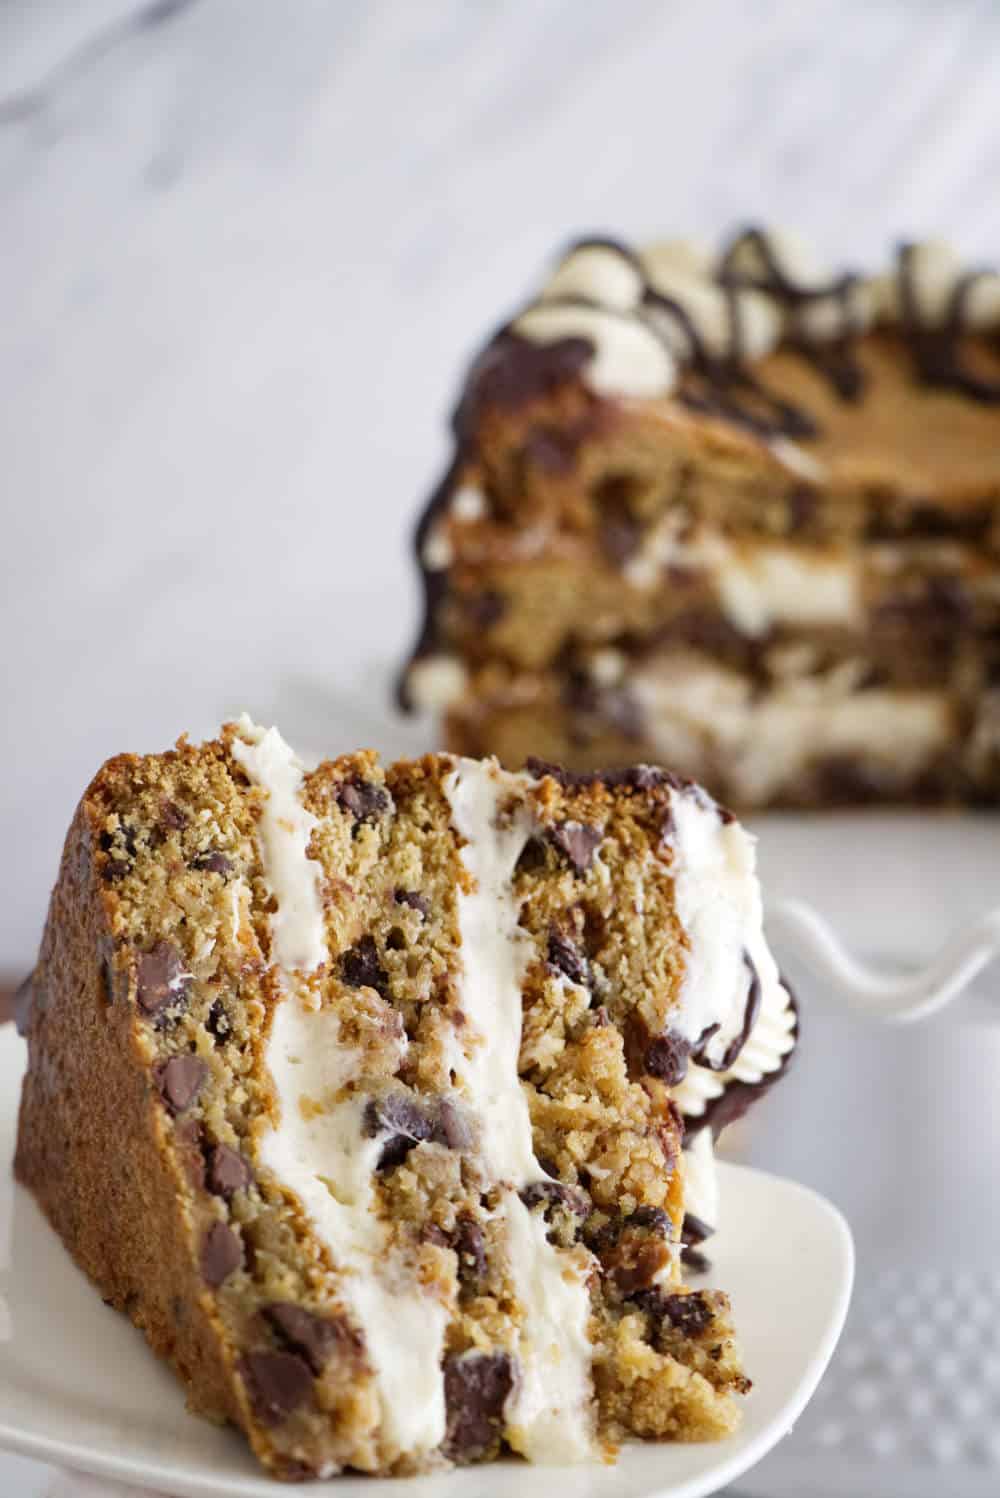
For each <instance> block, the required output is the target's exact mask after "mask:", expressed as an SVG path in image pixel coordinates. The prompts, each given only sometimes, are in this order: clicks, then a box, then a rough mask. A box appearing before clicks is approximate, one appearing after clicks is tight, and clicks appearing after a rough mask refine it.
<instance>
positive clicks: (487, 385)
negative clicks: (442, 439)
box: [456, 329, 594, 433]
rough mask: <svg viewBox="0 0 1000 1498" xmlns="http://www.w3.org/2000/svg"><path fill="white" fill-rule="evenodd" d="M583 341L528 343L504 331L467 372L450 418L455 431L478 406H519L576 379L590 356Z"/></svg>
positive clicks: (471, 420) (469, 422) (470, 421)
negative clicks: (455, 412) (453, 413)
mask: <svg viewBox="0 0 1000 1498" xmlns="http://www.w3.org/2000/svg"><path fill="white" fill-rule="evenodd" d="M593 352H594V346H593V344H592V343H591V342H590V340H589V339H588V338H560V339H558V340H557V341H556V342H554V343H533V342H532V341H531V339H530V338H524V337H522V336H521V334H520V333H515V332H513V331H511V330H510V329H505V330H504V331H503V332H501V333H499V334H498V335H497V337H496V338H494V339H493V341H492V343H490V344H489V345H488V346H487V348H486V349H484V351H483V353H482V354H480V356H479V358H478V359H477V360H476V362H475V363H474V364H473V366H472V369H471V371H470V372H469V378H468V382H467V384H466V389H465V395H464V397H463V400H462V404H461V406H460V408H459V411H458V414H457V416H456V426H457V428H458V429H459V431H460V432H463V433H464V432H469V431H470V430H471V428H472V427H473V426H474V425H475V422H476V419H477V417H478V413H479V410H480V409H481V408H482V407H483V406H488V405H498V406H507V407H512V406H521V405H527V403H528V402H529V401H533V400H538V399H541V398H542V397H544V396H546V395H550V394H551V393H552V392H553V391H554V390H557V389H558V388H559V386H560V385H566V384H569V383H571V382H572V381H574V380H576V379H578V378H579V376H580V372H581V370H582V369H583V367H584V365H585V364H586V363H587V362H588V360H589V359H590V358H591V357H592V355H593Z"/></svg>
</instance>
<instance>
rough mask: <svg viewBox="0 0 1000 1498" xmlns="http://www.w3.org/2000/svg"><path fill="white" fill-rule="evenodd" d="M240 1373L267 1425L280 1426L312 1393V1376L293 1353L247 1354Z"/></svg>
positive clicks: (262, 1351)
mask: <svg viewBox="0 0 1000 1498" xmlns="http://www.w3.org/2000/svg"><path fill="white" fill-rule="evenodd" d="M240 1372H241V1373H242V1375H243V1379H244V1382H245V1383H246V1386H247V1389H248V1390H249V1393H250V1401H251V1403H252V1405H253V1407H254V1413H255V1414H256V1416H257V1418H258V1420H261V1421H263V1422H264V1424H265V1425H280V1424H281V1422H282V1420H286V1419H287V1418H288V1416H289V1415H291V1414H292V1413H293V1412H294V1411H295V1410H297V1409H299V1407H300V1406H301V1405H303V1404H305V1402H306V1400H307V1399H308V1398H309V1397H310V1395H311V1393H312V1386H313V1380H312V1373H311V1372H310V1370H309V1367H308V1365H307V1364H306V1363H304V1362H303V1360H302V1359H301V1358H300V1357H296V1356H295V1354H294V1353H291V1352H270V1351H268V1350H261V1351H259V1352H248V1353H244V1355H243V1357H242V1358H241V1359H240Z"/></svg>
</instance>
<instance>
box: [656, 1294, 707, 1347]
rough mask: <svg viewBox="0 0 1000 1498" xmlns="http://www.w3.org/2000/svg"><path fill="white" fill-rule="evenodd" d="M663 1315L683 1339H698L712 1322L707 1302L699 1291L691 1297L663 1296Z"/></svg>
mask: <svg viewBox="0 0 1000 1498" xmlns="http://www.w3.org/2000/svg"><path fill="white" fill-rule="evenodd" d="M663 1315H664V1317H665V1318H666V1319H667V1320H668V1321H669V1322H670V1324H671V1326H675V1327H676V1328H677V1330H678V1331H679V1332H682V1333H683V1334H684V1336H685V1337H698V1336H700V1335H701V1333H702V1332H703V1331H704V1330H705V1328H706V1327H707V1326H710V1325H711V1323H712V1321H713V1320H714V1312H713V1310H712V1307H711V1305H710V1304H709V1302H708V1300H707V1299H706V1298H705V1296H704V1295H702V1294H701V1293H700V1292H699V1291H695V1292H694V1294H693V1295H665V1296H664V1297H663Z"/></svg>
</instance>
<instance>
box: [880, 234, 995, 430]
mask: <svg viewBox="0 0 1000 1498" xmlns="http://www.w3.org/2000/svg"><path fill="white" fill-rule="evenodd" d="M915 249H916V246H915V245H912V244H903V245H900V247H899V261H898V271H897V278H898V283H899V303H900V314H901V319H902V327H903V333H904V335H905V337H906V339H907V342H908V343H909V345H910V349H911V352H912V354H913V359H914V362H915V364H916V366H917V372H918V374H919V375H920V378H921V379H922V380H923V381H924V382H925V384H928V385H937V386H939V387H941V388H943V389H946V390H958V391H959V392H960V393H961V394H962V395H965V396H968V398H969V399H970V400H975V401H982V402H983V403H984V404H989V405H992V404H996V403H997V402H1000V381H998V380H985V379H981V378H980V376H978V375H976V374H973V372H972V371H971V370H970V369H967V368H966V367H965V366H964V365H963V363H962V358H961V351H960V349H959V340H960V339H961V337H962V335H963V333H964V332H965V311H966V307H967V305H968V301H969V297H970V295H971V293H972V288H973V287H974V286H975V285H976V283H977V282H978V281H980V280H981V279H982V278H983V277H984V276H986V275H988V274H989V272H988V271H985V270H973V271H967V272H966V274H965V275H963V276H960V277H959V279H958V280H957V281H956V282H955V285H954V288H953V289H952V293H951V296H950V298H949V300H948V307H947V309H946V311H945V316H944V320H943V322H941V323H939V324H930V323H927V322H925V321H924V318H923V316H922V314H921V311H920V302H919V298H918V297H917V291H916V287H915V286H914V283H913V256H914V252H915Z"/></svg>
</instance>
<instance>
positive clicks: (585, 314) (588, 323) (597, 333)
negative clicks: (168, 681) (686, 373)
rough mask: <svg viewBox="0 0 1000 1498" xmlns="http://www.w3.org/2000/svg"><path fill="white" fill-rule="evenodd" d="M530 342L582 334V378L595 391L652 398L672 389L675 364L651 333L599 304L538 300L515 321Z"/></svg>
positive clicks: (633, 321) (515, 324)
mask: <svg viewBox="0 0 1000 1498" xmlns="http://www.w3.org/2000/svg"><path fill="white" fill-rule="evenodd" d="M513 326H514V331H515V332H516V333H520V334H521V335H522V337H524V338H528V339H530V340H531V342H532V343H541V344H546V343H558V342H560V340H562V339H564V338H586V339H587V340H588V341H589V342H590V343H591V344H592V345H593V348H594V352H593V354H592V356H591V358H590V359H589V361H588V362H587V363H586V364H585V365H584V368H583V371H582V373H583V378H584V380H585V381H586V383H587V384H588V385H589V386H590V388H591V389H592V390H593V391H594V393H595V395H605V396H621V397H634V398H637V399H640V398H647V399H652V398H653V397H655V396H658V395H666V394H667V392H668V391H670V390H672V389H673V386H674V383H675V380H676V377H677V368H676V365H675V363H674V360H673V359H672V358H671V356H670V354H669V352H668V351H667V349H665V348H664V346H663V344H662V343H661V342H660V340H659V339H658V338H657V337H656V335H655V333H653V332H651V331H650V329H649V328H647V327H645V326H644V324H643V323H641V322H639V321H638V320H637V319H635V318H631V317H622V316H620V315H619V314H618V313H613V312H607V311H605V310H603V309H602V308H600V307H588V306H585V305H583V304H579V305H567V306H563V305H561V304H559V303H557V302H551V303H546V302H538V303H536V304H535V306H533V307H529V308H528V310H527V312H524V313H522V314H521V316H520V317H519V318H518V319H517V321H516V322H515V323H514V325H513Z"/></svg>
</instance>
